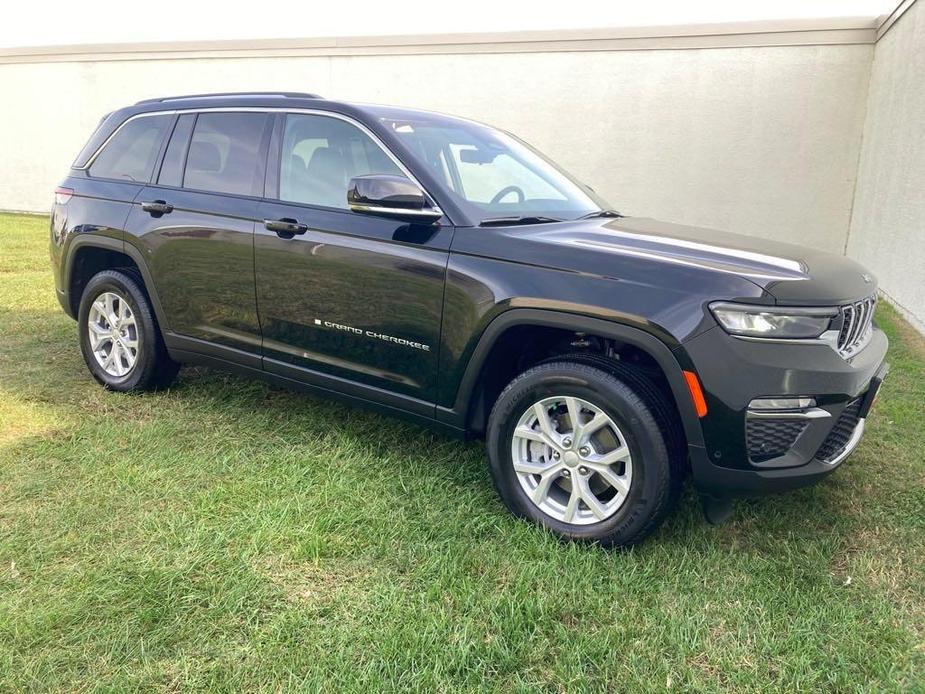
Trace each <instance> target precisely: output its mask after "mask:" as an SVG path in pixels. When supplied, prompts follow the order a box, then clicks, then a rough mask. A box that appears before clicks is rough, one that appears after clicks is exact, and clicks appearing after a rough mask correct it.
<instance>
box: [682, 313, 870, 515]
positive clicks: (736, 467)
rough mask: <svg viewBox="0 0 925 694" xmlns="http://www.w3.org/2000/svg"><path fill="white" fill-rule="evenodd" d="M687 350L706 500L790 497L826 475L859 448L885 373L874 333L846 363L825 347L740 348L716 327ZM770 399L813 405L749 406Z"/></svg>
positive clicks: (694, 458)
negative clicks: (701, 395)
mask: <svg viewBox="0 0 925 694" xmlns="http://www.w3.org/2000/svg"><path fill="white" fill-rule="evenodd" d="M684 347H685V349H686V350H687V352H688V355H689V356H690V358H691V359H692V361H693V363H694V364H695V365H696V368H697V371H698V375H699V377H700V379H701V382H702V384H703V388H704V391H705V395H706V399H707V405H708V414H707V416H706V417H705V418H704V419H703V420H701V424H702V427H703V432H704V444H705V445H704V447H699V446H694V447H691V448H690V458H691V467H692V474H693V479H694V484H695V486H696V487H697V489H698V490H699V491H700V492H701V493H703V494H706V495H709V496H713V497H728V496H753V495H759V494H767V493H776V492H781V491H787V490H789V489H794V488H796V487H801V486H804V485H807V484H811V483H813V482H815V481H817V480H819V479H821V478H822V477H825V476H826V475H828V474H830V473H831V472H832V471H833V470H835V469H836V468H837V467H838V466H839V465H840V464H841V463H842V462H843V461H844V460H845V459H846V458H847V457H848V456H849V455H850V454H851V453H852V451H854V449H855V448H856V447H857V445H858V444H859V443H860V440H861V437H862V436H863V433H864V427H865V423H866V417H867V414H868V412H869V410H870V407H871V405H872V404H873V401H874V399H875V398H876V394H877V391H878V390H879V386H880V383H881V382H882V380H883V377H884V376H885V375H886V371H887V365H886V364H885V362H884V358H885V356H886V351H887V340H886V337H885V335H884V334H883V333H882V332H881V331H880V330H874V333H873V336H872V338H871V340H870V343H869V344H868V345H867V347H866V348H865V349H864V350H863V351H861V352H860V353H858V354H857V355H855V356H854V357H853V358H852V359H851V360H849V361H846V360H844V359H842V358H841V357H840V356H839V355H838V354H837V353H836V352H835V351H834V350H832V349H831V348H830V347H828V346H826V345H817V344H812V345H811V344H781V343H765V342H753V341H744V340H738V339H736V338H732V337H730V336H729V335H727V334H726V333H725V332H724V331H722V329H720V328H715V329H713V330H710V331H707V332H706V333H704V334H702V335H699V336H698V337H696V338H694V339H693V340H691V341H690V342H689V343H687V344H685V345H684ZM775 396H776V397H782V396H795V397H811V398H813V399H814V400H815V401H816V405H815V406H814V407H812V408H808V410H807V411H803V412H792V413H774V412H761V413H756V412H754V411H750V410H749V408H748V405H749V403H750V402H751V401H752V400H753V399H755V398H761V397H775Z"/></svg>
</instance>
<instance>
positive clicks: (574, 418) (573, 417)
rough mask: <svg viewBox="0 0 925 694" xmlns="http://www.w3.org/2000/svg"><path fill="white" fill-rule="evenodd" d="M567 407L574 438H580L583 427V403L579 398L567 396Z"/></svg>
mask: <svg viewBox="0 0 925 694" xmlns="http://www.w3.org/2000/svg"><path fill="white" fill-rule="evenodd" d="M565 407H566V409H567V410H568V420H569V423H570V424H571V427H572V439H574V440H575V441H577V440H578V432H579V431H580V429H581V405H580V404H579V403H578V399H577V398H565Z"/></svg>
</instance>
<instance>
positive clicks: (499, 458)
mask: <svg viewBox="0 0 925 694" xmlns="http://www.w3.org/2000/svg"><path fill="white" fill-rule="evenodd" d="M564 396H575V397H578V398H581V399H583V400H586V401H588V402H591V403H593V404H594V405H595V406H596V407H600V408H601V409H602V410H604V412H606V413H607V415H608V416H610V417H611V418H612V419H613V420H614V422H616V424H617V426H618V427H619V428H620V430H621V432H622V433H623V435H624V437H625V439H626V444H627V445H628V446H629V449H630V453H631V455H632V463H633V481H632V484H631V486H630V492H629V495H628V496H627V499H626V501H625V502H624V503H623V505H622V506H621V507H620V508H619V509H618V510H617V512H616V513H615V514H614V515H613V516H611V517H610V518H607V519H605V520H603V521H600V522H599V523H592V524H588V525H573V524H569V523H564V522H561V521H559V520H557V519H555V518H552V517H550V516H548V515H546V514H545V513H543V512H542V511H541V510H540V509H539V508H538V507H537V506H536V505H534V503H533V502H532V501H531V500H530V499H529V498H528V497H527V495H526V493H525V492H524V490H523V488H522V487H521V486H520V482H519V481H518V479H517V474H516V472H515V471H514V468H513V464H512V459H511V446H512V438H513V431H514V428H515V426H516V425H517V422H518V421H519V419H520V417H521V416H522V415H523V413H524V412H525V411H526V410H527V408H528V407H530V406H531V405H532V404H533V403H535V402H538V401H540V400H542V399H544V398H548V397H564ZM487 443H488V457H489V466H490V469H491V474H492V478H493V479H494V482H495V486H496V488H497V489H498V492H499V494H500V495H501V498H502V500H503V501H504V502H505V504H506V505H507V506H508V508H509V509H510V510H511V511H512V512H513V513H514V514H515V515H518V516H520V517H522V518H526V519H528V520H531V521H533V522H535V523H538V524H540V525H542V526H544V527H546V528H549V529H550V530H552V531H553V532H554V533H556V534H557V535H559V536H561V537H565V538H568V539H573V540H585V541H595V542H600V543H602V544H606V545H623V544H631V543H632V542H633V541H635V540H636V539H637V538H638V537H639V536H640V535H641V534H644V532H645V529H646V527H647V526H649V525H651V524H652V521H653V517H655V516H656V515H658V513H659V511H660V504H661V503H662V496H663V494H664V490H665V489H666V488H667V486H668V484H669V480H670V475H671V470H670V465H669V461H668V453H667V449H666V446H665V441H664V438H663V436H662V433H661V431H660V429H659V427H658V425H657V423H656V421H655V419H654V418H653V417H652V415H651V414H650V413H649V411H648V409H647V408H646V407H645V404H644V403H643V402H642V400H641V399H640V398H639V396H638V395H636V394H635V393H634V392H633V391H632V390H631V389H630V388H629V387H628V386H626V385H625V384H624V383H623V382H621V381H620V380H618V379H617V378H615V377H614V376H612V375H610V374H608V373H606V372H604V371H601V370H599V369H595V368H593V367H590V366H586V365H581V364H574V363H559V364H547V365H543V366H541V367H537V368H535V369H532V370H530V371H528V372H526V373H525V374H523V375H522V376H521V377H519V378H518V379H515V381H513V382H512V383H511V385H510V386H509V387H508V388H507V389H506V390H505V391H504V392H503V393H502V395H501V397H499V399H498V401H497V403H496V404H495V407H494V408H493V410H492V413H491V417H490V421H489V429H488V437H487Z"/></svg>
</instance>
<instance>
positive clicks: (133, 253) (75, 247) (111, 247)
mask: <svg viewBox="0 0 925 694" xmlns="http://www.w3.org/2000/svg"><path fill="white" fill-rule="evenodd" d="M84 248H101V249H104V250H107V251H115V252H116V253H121V254H122V255H127V256H128V257H129V258H131V259H132V260H133V261H134V263H135V265H136V266H137V267H138V271H139V272H140V273H141V279H142V281H143V282H144V285H145V287H144V288H145V290H146V291H147V292H148V297H149V298H150V299H151V304H152V306H154V314H155V316H156V317H157V323H158V325H159V326H160V328H161V332H163V333H165V332H167V331H168V330H169V325H168V323H167V316H166V315H165V313H164V309H163V307H162V306H161V300H160V297H159V296H158V294H157V289H156V288H155V286H154V281H153V279H152V277H151V271H150V270H149V269H148V264H147V263H146V262H145V259H144V256H143V255H142V254H141V251H139V250H138V249H137V248H135V246H133V245H132V244H130V243H125V242H124V241H123V240H122V239H117V238H113V237H111V236H99V235H96V234H82V235H78V236H75V237H74V238H73V239H72V240H71V243H70V247H69V248H68V253H67V261H66V262H65V265H64V278H63V279H64V287H65V292H66V293H67V296H66V301H67V304H68V306H70V305H71V300H72V298H73V297H71V296H70V291H71V273H72V271H73V265H74V259H75V258H76V257H77V254H78V251H80V250H82V249H84ZM74 317H75V316H72V318H74Z"/></svg>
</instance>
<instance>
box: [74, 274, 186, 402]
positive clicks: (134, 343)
mask: <svg viewBox="0 0 925 694" xmlns="http://www.w3.org/2000/svg"><path fill="white" fill-rule="evenodd" d="M77 326H78V334H79V338H80V351H81V353H82V354H83V358H84V361H85V362H86V364H87V368H88V369H89V370H90V373H91V374H92V375H93V378H95V379H96V380H97V381H98V382H100V383H101V384H103V385H104V386H105V387H106V388H108V389H110V390H116V391H120V392H124V393H127V392H134V391H145V390H156V389H158V388H164V387H166V386H168V385H169V384H170V383H171V382H172V381H173V379H174V377H175V376H176V375H177V371H179V368H180V365H179V364H178V363H177V362H175V361H173V360H172V359H171V358H170V356H169V355H168V354H167V348H166V347H165V346H164V341H163V338H162V337H161V334H160V330H159V328H158V325H157V319H156V318H155V316H154V311H153V310H152V309H151V303H150V301H149V300H148V297H147V295H146V294H145V292H144V290H143V289H142V287H141V285H140V284H139V280H138V279H137V278H136V277H135V276H133V274H130V273H129V272H123V271H121V270H104V271H103V272H100V273H98V274H97V275H94V276H93V278H91V279H90V281H89V282H88V283H87V286H86V288H85V289H84V292H83V295H82V296H81V299H80V311H79V312H78V316H77Z"/></svg>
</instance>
